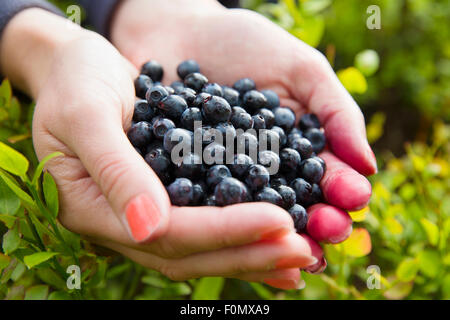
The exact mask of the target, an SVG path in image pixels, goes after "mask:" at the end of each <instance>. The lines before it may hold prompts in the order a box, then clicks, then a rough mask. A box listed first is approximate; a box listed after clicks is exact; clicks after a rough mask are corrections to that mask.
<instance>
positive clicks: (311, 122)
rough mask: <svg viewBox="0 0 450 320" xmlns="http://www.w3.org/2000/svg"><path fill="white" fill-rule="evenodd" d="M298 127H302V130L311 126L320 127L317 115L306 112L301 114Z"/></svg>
mask: <svg viewBox="0 0 450 320" xmlns="http://www.w3.org/2000/svg"><path fill="white" fill-rule="evenodd" d="M298 125H299V127H300V129H302V130H303V131H306V130H308V129H311V128H317V129H319V128H320V121H319V118H317V116H316V115H315V114H313V113H308V114H305V115H303V116H302V117H301V118H300V121H299V123H298Z"/></svg>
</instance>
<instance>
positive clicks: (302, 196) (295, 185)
mask: <svg viewBox="0 0 450 320" xmlns="http://www.w3.org/2000/svg"><path fill="white" fill-rule="evenodd" d="M290 187H291V188H292V189H294V191H295V195H296V197H297V203H298V204H303V205H306V204H308V203H309V202H310V201H311V193H312V186H311V185H310V184H309V183H308V182H307V181H306V180H304V179H302V178H296V179H294V180H293V181H292V182H291V184H290Z"/></svg>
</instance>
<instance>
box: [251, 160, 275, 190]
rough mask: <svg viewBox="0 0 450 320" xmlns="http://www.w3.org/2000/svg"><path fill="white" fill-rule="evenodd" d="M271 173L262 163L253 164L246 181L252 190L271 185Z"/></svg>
mask: <svg viewBox="0 0 450 320" xmlns="http://www.w3.org/2000/svg"><path fill="white" fill-rule="evenodd" d="M269 181H270V175H269V171H267V169H266V168H265V167H264V166H262V165H260V164H253V165H251V166H250V168H248V171H247V177H246V178H245V183H246V184H247V186H248V187H249V188H250V189H252V190H259V189H262V188H264V187H267V186H268V185H269Z"/></svg>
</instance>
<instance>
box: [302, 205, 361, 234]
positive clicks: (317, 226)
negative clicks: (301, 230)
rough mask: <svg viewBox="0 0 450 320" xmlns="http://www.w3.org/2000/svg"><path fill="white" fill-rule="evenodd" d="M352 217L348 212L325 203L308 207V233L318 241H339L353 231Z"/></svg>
mask: <svg viewBox="0 0 450 320" xmlns="http://www.w3.org/2000/svg"><path fill="white" fill-rule="evenodd" d="M352 223H353V221H352V219H351V218H350V216H349V215H348V213H347V212H345V211H343V210H341V209H338V208H336V207H332V206H329V205H325V204H316V205H313V206H311V207H309V208H308V224H307V225H306V230H307V231H308V234H309V235H310V236H311V238H313V239H314V240H315V241H317V242H325V243H339V242H342V241H344V240H345V239H347V238H348V237H349V236H350V234H351V233H352Z"/></svg>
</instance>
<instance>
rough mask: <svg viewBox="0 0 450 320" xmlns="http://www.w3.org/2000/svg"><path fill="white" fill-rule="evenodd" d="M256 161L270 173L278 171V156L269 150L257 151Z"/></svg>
mask: <svg viewBox="0 0 450 320" xmlns="http://www.w3.org/2000/svg"><path fill="white" fill-rule="evenodd" d="M258 163H259V164H262V165H263V166H264V167H266V168H267V170H268V171H269V173H270V175H274V174H276V173H278V170H279V169H280V157H279V156H278V154H276V153H275V152H273V151H270V150H264V151H260V152H259V153H258Z"/></svg>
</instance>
